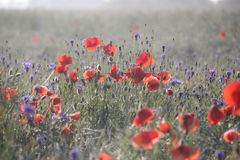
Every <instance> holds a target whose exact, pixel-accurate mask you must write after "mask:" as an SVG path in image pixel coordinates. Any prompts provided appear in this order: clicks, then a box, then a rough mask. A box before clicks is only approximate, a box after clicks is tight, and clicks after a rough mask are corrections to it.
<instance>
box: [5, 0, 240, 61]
mask: <svg viewBox="0 0 240 160" xmlns="http://www.w3.org/2000/svg"><path fill="white" fill-rule="evenodd" d="M239 9H240V0H0V24H1V25H0V34H1V36H0V45H1V46H6V45H7V46H9V48H11V49H12V50H13V51H14V52H16V53H17V54H20V55H42V54H44V55H48V56H53V57H54V56H55V54H59V53H61V52H63V51H66V52H67V51H69V48H68V45H69V41H71V40H74V41H75V42H76V43H79V45H82V44H81V42H82V40H83V39H84V38H86V37H89V36H98V37H100V38H101V39H103V41H105V42H109V41H110V40H111V41H113V42H114V43H115V44H116V45H118V46H120V45H122V44H123V43H126V42H131V43H132V41H133V39H134V38H133V37H134V36H135V35H136V34H137V35H139V37H140V38H141V41H145V40H146V39H148V38H149V37H153V36H154V43H153V45H154V46H153V52H156V53H157V52H159V50H160V48H161V47H160V46H162V45H166V46H167V47H168V51H169V53H171V54H172V55H173V56H175V57H180V58H182V59H186V57H189V56H190V57H194V56H196V55H197V56H198V58H201V57H202V58H204V56H205V57H206V56H207V57H208V58H209V55H212V58H213V59H214V58H215V57H216V55H223V54H226V55H229V54H231V53H230V52H233V53H232V54H236V53H237V52H239V50H240V49H239V43H240V36H239V35H240V16H239V15H240V10H239ZM221 34H222V35H223V34H224V38H223V37H222V36H221ZM223 39H224V40H223ZM131 43H128V44H131ZM1 46H0V47H1ZM129 47H131V45H129Z"/></svg>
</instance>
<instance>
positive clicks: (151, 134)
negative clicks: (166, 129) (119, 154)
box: [131, 130, 160, 150]
mask: <svg viewBox="0 0 240 160" xmlns="http://www.w3.org/2000/svg"><path fill="white" fill-rule="evenodd" d="M159 137H160V133H159V132H158V131H157V130H144V131H140V133H138V134H136V135H134V136H133V137H132V139H131V142H132V145H133V147H135V148H141V147H143V148H144V149H145V150H150V149H152V146H153V144H155V143H156V142H157V141H158V138H159Z"/></svg>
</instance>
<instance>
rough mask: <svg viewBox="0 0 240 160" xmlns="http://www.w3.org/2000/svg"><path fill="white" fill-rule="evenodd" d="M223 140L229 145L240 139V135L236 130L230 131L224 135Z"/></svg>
mask: <svg viewBox="0 0 240 160" xmlns="http://www.w3.org/2000/svg"><path fill="white" fill-rule="evenodd" d="M223 139H224V141H225V142H227V143H233V142H234V141H236V140H238V139H240V134H239V132H238V131H236V130H235V129H229V130H228V131H226V132H225V133H224V134H223Z"/></svg>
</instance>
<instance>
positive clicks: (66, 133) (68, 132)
mask: <svg viewBox="0 0 240 160" xmlns="http://www.w3.org/2000/svg"><path fill="white" fill-rule="evenodd" d="M70 133H71V128H70V127H69V126H68V125H65V126H63V128H62V134H64V135H69V134H70Z"/></svg>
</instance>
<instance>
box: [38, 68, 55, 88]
mask: <svg viewBox="0 0 240 160" xmlns="http://www.w3.org/2000/svg"><path fill="white" fill-rule="evenodd" d="M53 73H54V70H53V71H52V72H51V73H50V75H49V76H48V78H47V79H46V80H45V81H44V82H43V83H42V84H41V85H44V84H46V83H47V82H48V81H49V79H50V78H51V77H52V75H53Z"/></svg>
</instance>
